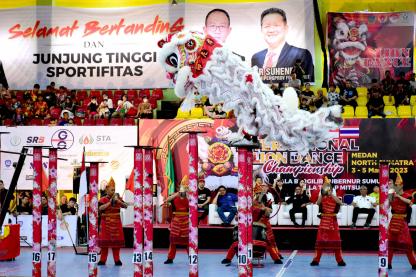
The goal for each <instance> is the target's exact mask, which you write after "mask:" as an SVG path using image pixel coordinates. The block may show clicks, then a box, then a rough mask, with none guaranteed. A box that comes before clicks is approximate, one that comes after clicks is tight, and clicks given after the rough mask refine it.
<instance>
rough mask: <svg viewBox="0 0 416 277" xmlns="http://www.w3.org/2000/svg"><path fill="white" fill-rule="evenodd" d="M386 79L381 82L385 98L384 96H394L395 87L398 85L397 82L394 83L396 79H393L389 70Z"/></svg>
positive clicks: (385, 74)
mask: <svg viewBox="0 0 416 277" xmlns="http://www.w3.org/2000/svg"><path fill="white" fill-rule="evenodd" d="M384 76H385V77H384V79H383V80H381V86H382V89H383V92H384V94H383V96H384V95H393V90H394V86H395V84H396V82H395V81H394V79H393V78H392V77H391V74H390V71H389V70H387V71H386V72H385V73H384Z"/></svg>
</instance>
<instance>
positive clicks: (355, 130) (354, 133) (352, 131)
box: [339, 126, 360, 138]
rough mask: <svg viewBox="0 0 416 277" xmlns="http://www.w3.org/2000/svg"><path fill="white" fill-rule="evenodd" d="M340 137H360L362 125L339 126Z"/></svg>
mask: <svg viewBox="0 0 416 277" xmlns="http://www.w3.org/2000/svg"><path fill="white" fill-rule="evenodd" d="M339 137H340V138H359V137H360V127H358V126H356V127H354V126H348V127H342V128H339Z"/></svg>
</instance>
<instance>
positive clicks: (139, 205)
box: [133, 147, 143, 277]
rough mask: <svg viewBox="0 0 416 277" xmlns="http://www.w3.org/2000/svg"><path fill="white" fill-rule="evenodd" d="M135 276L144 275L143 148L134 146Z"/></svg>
mask: <svg viewBox="0 0 416 277" xmlns="http://www.w3.org/2000/svg"><path fill="white" fill-rule="evenodd" d="M133 248H134V253H133V264H134V277H141V276H143V150H142V149H141V148H139V147H135V148H134V245H133Z"/></svg>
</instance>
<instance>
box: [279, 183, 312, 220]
mask: <svg viewBox="0 0 416 277" xmlns="http://www.w3.org/2000/svg"><path fill="white" fill-rule="evenodd" d="M285 202H286V204H293V208H292V209H290V210H289V215H290V220H291V221H292V222H293V224H294V225H295V226H299V224H298V223H297V222H296V219H295V214H296V213H302V226H305V221H306V218H307V215H308V210H307V209H306V204H308V203H309V197H308V196H306V195H305V194H302V189H301V187H300V186H296V189H295V195H293V196H291V197H290V198H289V199H288V200H286V201H285ZM284 204H285V203H284Z"/></svg>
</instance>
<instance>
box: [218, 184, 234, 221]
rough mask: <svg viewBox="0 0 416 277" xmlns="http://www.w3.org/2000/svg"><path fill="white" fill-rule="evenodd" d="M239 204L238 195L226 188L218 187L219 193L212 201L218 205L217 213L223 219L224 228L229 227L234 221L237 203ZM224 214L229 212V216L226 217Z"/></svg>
mask: <svg viewBox="0 0 416 277" xmlns="http://www.w3.org/2000/svg"><path fill="white" fill-rule="evenodd" d="M236 202H237V195H235V194H234V193H230V192H227V190H226V189H225V187H224V186H219V187H218V193H217V195H216V196H215V198H214V200H213V201H212V203H213V204H216V205H217V212H218V215H219V217H220V218H221V220H222V222H223V224H222V225H224V226H229V225H230V224H231V221H233V219H234V216H235V215H236V214H237V208H236V206H235V203H236ZM224 212H229V213H230V214H229V215H228V216H225V214H224Z"/></svg>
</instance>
